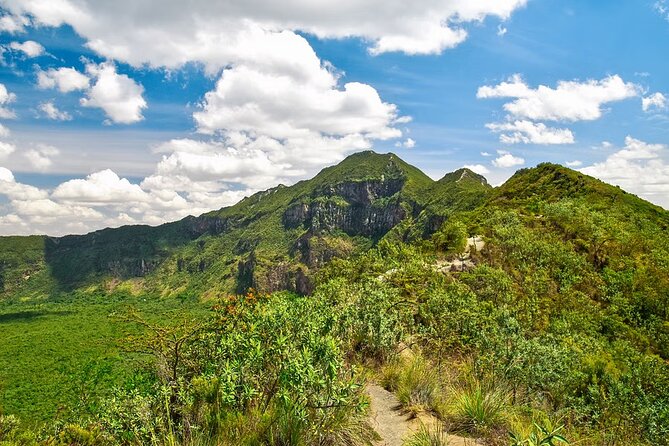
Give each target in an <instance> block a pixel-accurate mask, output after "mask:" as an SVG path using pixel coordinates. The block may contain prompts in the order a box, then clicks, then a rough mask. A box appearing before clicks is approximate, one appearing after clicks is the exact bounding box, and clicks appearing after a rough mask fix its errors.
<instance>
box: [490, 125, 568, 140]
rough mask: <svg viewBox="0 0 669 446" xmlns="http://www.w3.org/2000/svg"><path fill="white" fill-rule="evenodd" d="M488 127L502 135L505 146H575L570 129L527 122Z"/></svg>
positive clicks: (500, 138)
mask: <svg viewBox="0 0 669 446" xmlns="http://www.w3.org/2000/svg"><path fill="white" fill-rule="evenodd" d="M486 127H487V128H488V129H490V130H491V131H493V132H495V133H500V136H499V140H500V142H502V143H504V144H516V143H525V144H530V143H531V144H573V143H574V134H573V133H572V132H571V130H569V129H557V128H553V127H547V126H546V124H544V123H541V122H539V123H535V122H532V121H527V120H516V121H513V122H503V123H490V124H486Z"/></svg>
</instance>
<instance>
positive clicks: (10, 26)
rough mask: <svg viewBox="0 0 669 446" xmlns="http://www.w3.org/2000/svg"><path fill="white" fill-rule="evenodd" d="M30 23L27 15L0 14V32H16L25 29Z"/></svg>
mask: <svg viewBox="0 0 669 446" xmlns="http://www.w3.org/2000/svg"><path fill="white" fill-rule="evenodd" d="M29 23H30V21H29V20H28V18H27V17H24V16H15V15H12V14H5V15H3V16H0V32H6V33H10V34H16V33H20V32H23V31H24V28H25V27H26V26H27V25H28V24H29Z"/></svg>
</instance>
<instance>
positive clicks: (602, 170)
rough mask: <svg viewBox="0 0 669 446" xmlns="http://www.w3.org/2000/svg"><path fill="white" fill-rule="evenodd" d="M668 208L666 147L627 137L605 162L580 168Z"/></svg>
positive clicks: (668, 157)
mask: <svg viewBox="0 0 669 446" xmlns="http://www.w3.org/2000/svg"><path fill="white" fill-rule="evenodd" d="M580 171H581V172H583V173H585V174H587V175H591V176H593V177H596V178H599V179H600V180H602V181H606V182H607V183H611V184H614V185H617V186H620V187H622V188H623V189H625V190H626V191H629V192H632V193H635V194H637V195H639V196H641V197H643V198H645V199H647V200H649V201H652V202H654V203H656V204H659V205H660V206H663V207H664V208H665V209H669V146H667V145H665V144H650V143H646V142H644V141H641V140H638V139H635V138H632V137H631V136H628V137H626V138H625V146H624V147H623V148H621V149H620V150H617V151H616V152H614V153H612V154H611V155H609V156H608V157H607V158H606V159H605V160H604V161H601V162H598V163H594V164H593V165H591V166H587V167H584V168H582V169H580Z"/></svg>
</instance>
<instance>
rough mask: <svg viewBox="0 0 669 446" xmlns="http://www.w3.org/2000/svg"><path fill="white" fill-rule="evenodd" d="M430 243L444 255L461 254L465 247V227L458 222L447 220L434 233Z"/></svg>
mask: <svg viewBox="0 0 669 446" xmlns="http://www.w3.org/2000/svg"><path fill="white" fill-rule="evenodd" d="M432 242H433V243H434V246H435V248H436V249H437V250H438V251H441V252H443V253H444V254H455V253H460V252H463V251H464V250H465V248H466V247H467V227H466V226H465V225H464V223H462V222H460V221H457V220H455V221H453V220H449V221H447V222H446V223H444V224H443V225H442V226H441V228H439V230H438V231H437V232H435V234H434V235H433V236H432Z"/></svg>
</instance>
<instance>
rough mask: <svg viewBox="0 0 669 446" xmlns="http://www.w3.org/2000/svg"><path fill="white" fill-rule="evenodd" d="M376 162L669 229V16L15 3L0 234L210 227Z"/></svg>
mask: <svg viewBox="0 0 669 446" xmlns="http://www.w3.org/2000/svg"><path fill="white" fill-rule="evenodd" d="M185 5H187V6H185ZM369 149H371V150H375V151H377V152H394V153H396V154H397V155H398V156H400V157H401V158H402V159H404V160H405V161H407V162H409V163H411V164H414V165H415V166H417V167H419V168H420V169H422V170H423V171H424V172H426V173H427V174H428V175H430V176H431V177H433V178H435V179H437V178H440V177H441V176H443V175H444V174H445V173H447V172H451V171H453V170H456V169H458V168H460V167H463V166H466V167H469V168H471V169H472V170H474V171H476V172H478V173H481V174H483V175H484V176H485V177H486V178H488V180H489V182H490V183H491V184H493V185H499V184H501V183H503V182H504V181H505V180H506V179H508V178H509V177H510V176H511V175H512V174H513V173H514V172H515V171H516V170H517V169H519V168H522V167H531V166H535V165H537V164H538V163H541V162H553V163H559V164H563V165H565V166H567V167H571V168H573V169H577V170H580V171H581V172H583V173H586V174H588V175H592V176H594V177H597V178H600V179H601V180H603V181H606V182H608V183H611V184H615V185H619V186H620V187H622V188H623V189H625V190H627V191H629V192H632V193H634V194H637V195H639V196H640V197H642V198H644V199H647V200H649V201H651V202H653V203H655V204H658V205H660V206H663V207H664V208H665V209H667V208H669V0H659V1H658V0H615V1H603V0H589V1H587V0H586V1H584V0H579V1H576V0H416V1H414V2H407V1H405V0H384V1H381V0H366V1H359V0H338V1H332V0H286V1H283V2H275V1H270V0H221V1H210V0H192V1H190V2H187V3H184V2H182V1H178V0H143V1H142V2H137V1H136V0H115V1H114V2H108V1H105V0H0V235H13V234H17V235H24V234H37V233H39V234H49V235H62V234H69V233H85V232H89V231H92V230H97V229H101V228H104V227H116V226H120V225H124V224H151V225H156V224H160V223H163V222H166V221H173V220H176V219H179V218H183V217H185V216H187V215H199V214H201V213H203V212H207V211H209V210H212V209H218V208H221V207H223V206H228V205H231V204H234V203H235V202H237V201H238V200H240V199H241V198H243V197H244V196H248V195H250V194H252V193H254V192H256V191H258V190H264V189H267V188H269V187H272V186H275V185H277V184H279V183H283V184H293V183H295V182H297V181H299V180H301V179H305V178H309V177H311V176H313V175H314V174H315V173H317V172H318V171H319V170H320V169H322V168H323V167H325V166H327V165H331V164H334V163H336V162H339V161H340V160H342V159H343V158H345V157H346V156H348V155H350V154H351V153H354V152H356V151H361V150H369Z"/></svg>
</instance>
